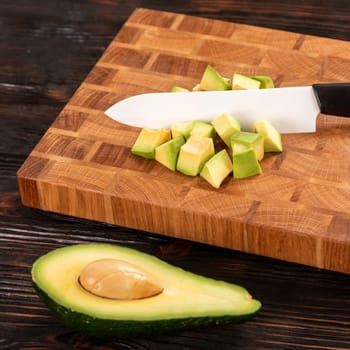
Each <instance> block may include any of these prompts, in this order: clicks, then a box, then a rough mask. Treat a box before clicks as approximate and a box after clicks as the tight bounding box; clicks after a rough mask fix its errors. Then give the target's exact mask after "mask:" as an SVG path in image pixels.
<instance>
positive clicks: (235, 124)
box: [211, 113, 241, 147]
mask: <svg viewBox="0 0 350 350" xmlns="http://www.w3.org/2000/svg"><path fill="white" fill-rule="evenodd" d="M211 123H212V125H213V126H214V128H215V131H216V133H217V134H218V135H219V136H220V137H221V139H222V140H223V141H224V142H225V144H226V145H227V146H228V147H231V136H232V135H233V134H234V133H236V132H237V131H240V130H241V125H240V122H239V121H238V120H237V119H236V118H234V117H233V116H231V115H229V114H228V113H222V114H221V115H219V116H218V117H216V118H215V119H214V120H213V121H212V122H211Z"/></svg>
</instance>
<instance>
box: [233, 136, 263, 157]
mask: <svg viewBox="0 0 350 350" xmlns="http://www.w3.org/2000/svg"><path fill="white" fill-rule="evenodd" d="M231 148H232V151H233V153H234V152H235V151H236V152H240V151H241V150H244V149H246V148H253V150H254V151H255V154H256V159H257V160H258V161H260V160H262V159H263V158H264V137H263V135H261V134H259V133H254V132H246V131H239V132H236V133H235V134H233V135H232V136H231Z"/></svg>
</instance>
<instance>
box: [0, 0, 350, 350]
mask: <svg viewBox="0 0 350 350" xmlns="http://www.w3.org/2000/svg"><path fill="white" fill-rule="evenodd" d="M135 7H146V8H153V9H160V10H166V11H173V12H181V13H186V14H191V15H198V16H202V17H208V18H215V19H222V20H226V21H232V22H239V23H247V24H253V25H259V26H265V27H270V28H276V29H283V30H289V31H295V32H300V33H305V34H313V35H319V36H324V37H330V38H337V39H343V40H350V2H349V1H348V0H332V1H321V0H304V1H301V0H299V1H295V2H285V1H276V0H267V1H264V2H263V1H260V0H259V1H258V0H256V1H254V0H237V1H226V0H222V1H217V2H214V1H207V0H201V1H196V0H193V1H187V2H184V1H180V0H173V1H159V0H158V1H156V0H144V1H132V0H129V1H117V0H115V1H113V0H110V1H105V0H94V1H92V0H91V1H83V0H80V1H71V0H50V1H46V0H45V1H44V0H37V1H29V0H16V1H12V0H11V1H10V0H5V1H4V0H3V1H1V2H0V31H1V34H0V140H1V141H0V191H1V194H0V348H1V349H64V350H66V349H213V348H214V347H216V346H217V347H220V348H221V349H234V348H237V349H350V276H348V275H343V274H339V273H335V272H329V271H322V270H318V269H315V268H311V267H305V266H300V265H296V264H292V263H286V262H281V261H276V260H272V259H267V258H263V257H257V256H253V255H249V254H244V253H240V252H236V251H229V250H225V249H220V248H215V247H210V246H205V245H201V244H196V243H191V242H186V241H181V240H177V239H171V238H166V237H162V236H158V235H153V234H150V233H145V232H139V231H135V230H130V229H126V228H123V227H115V226H109V225H104V224H100V223H95V222H88V221H85V220H79V219H75V218H70V217H65V216H60V215H54V214H48V213H45V212H42V211H39V210H34V209H30V208H26V207H24V206H22V205H21V201H20V197H19V194H18V188H17V182H16V171H17V170H18V168H19V167H20V165H21V164H22V163H23V161H24V160H25V159H26V157H27V156H28V154H29V152H30V151H31V150H32V149H33V147H34V146H35V144H36V143H37V142H38V141H39V139H40V138H41V136H42V135H43V134H44V132H45V131H46V130H47V128H48V127H49V126H50V124H51V123H52V122H53V121H54V120H55V118H56V116H57V115H58V113H59V111H60V110H61V109H62V108H63V106H64V105H65V104H66V103H67V101H68V99H69V98H70V97H71V96H72V94H73V92H74V91H75V89H76V88H77V87H78V86H79V84H80V82H81V81H82V80H83V79H84V78H85V76H86V75H87V73H88V72H89V70H90V69H91V68H92V67H93V66H94V64H95V62H96V60H97V59H98V58H99V57H100V55H101V54H102V52H103V51H104V50H105V48H106V46H107V45H108V43H109V42H110V41H111V40H112V39H113V37H114V36H115V34H116V33H117V32H118V30H119V29H120V27H121V26H122V24H123V23H124V22H125V20H126V19H127V18H128V16H129V15H130V14H131V12H132V11H133V10H134V8H135ZM349 69H350V67H349ZM349 234H350V232H349ZM81 242H110V243H114V244H119V245H122V246H128V247H133V248H136V249H139V250H141V251H144V252H147V253H150V254H154V255H156V256H158V257H160V258H161V259H164V260H166V261H168V262H170V263H172V264H174V265H177V266H180V267H182V268H184V269H187V270H190V271H193V272H195V273H198V274H203V275H206V276H210V277H214V278H217V279H222V280H225V281H228V282H233V283H238V284H241V285H243V286H245V287H246V288H247V289H248V290H249V291H251V293H252V294H253V295H254V296H255V297H256V298H258V299H259V300H261V301H262V303H263V309H262V311H261V312H260V313H259V314H258V316H257V317H256V318H254V319H253V320H252V321H250V322H248V323H245V324H241V325H227V326H221V327H212V328H207V329H197V330H189V331H183V332H179V333H176V334H173V335H163V336H158V337H153V338H150V339H134V340H128V341H120V342H107V341H106V342H96V341H94V340H92V339H88V338H86V337H84V336H82V335H80V334H78V333H76V332H74V331H72V330H70V329H67V328H65V327H64V326H62V325H61V324H60V323H59V322H58V321H57V320H56V319H55V318H54V317H53V316H52V315H51V313H50V312H49V311H48V309H47V308H46V307H45V306H44V305H43V303H42V302H41V300H39V298H38V297H37V295H36V293H35V291H34V289H33V286H32V284H31V278H30V269H31V265H32V263H33V261H34V260H35V259H36V258H37V257H38V256H40V255H42V254H44V253H46V252H48V251H49V250H51V249H54V248H57V247H61V246H66V245H70V244H75V243H81Z"/></svg>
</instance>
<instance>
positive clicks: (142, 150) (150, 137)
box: [131, 128, 171, 159]
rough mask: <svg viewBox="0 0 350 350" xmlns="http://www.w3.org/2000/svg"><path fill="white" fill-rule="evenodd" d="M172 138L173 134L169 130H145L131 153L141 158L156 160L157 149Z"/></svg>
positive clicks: (140, 134)
mask: <svg viewBox="0 0 350 350" xmlns="http://www.w3.org/2000/svg"><path fill="white" fill-rule="evenodd" d="M170 138H171V134H170V130H168V129H157V130H155V129H148V128H143V129H142V130H141V132H140V133H139V135H138V137H137V139H136V141H135V143H134V145H133V146H132V148H131V153H133V154H135V155H137V156H140V157H144V158H149V159H154V157H155V149H156V147H157V146H159V145H161V144H162V143H164V142H166V141H169V140H170Z"/></svg>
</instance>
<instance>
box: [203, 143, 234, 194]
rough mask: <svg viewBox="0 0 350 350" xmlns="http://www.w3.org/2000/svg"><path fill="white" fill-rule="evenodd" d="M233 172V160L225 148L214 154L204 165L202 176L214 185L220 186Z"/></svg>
mask: <svg viewBox="0 0 350 350" xmlns="http://www.w3.org/2000/svg"><path fill="white" fill-rule="evenodd" d="M231 172H232V161H231V158H230V156H229V155H228V153H227V151H226V150H225V149H223V150H221V151H220V152H218V153H216V154H215V155H214V156H212V157H211V158H210V159H209V160H208V161H207V162H206V163H205V164H204V166H203V169H202V171H201V172H200V176H201V177H202V178H203V179H205V180H207V181H208V182H209V183H210V184H211V185H212V186H213V187H215V188H219V187H220V185H221V183H222V182H223V181H224V179H225V178H226V177H227V176H228V175H229V174H230V173H231Z"/></svg>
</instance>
